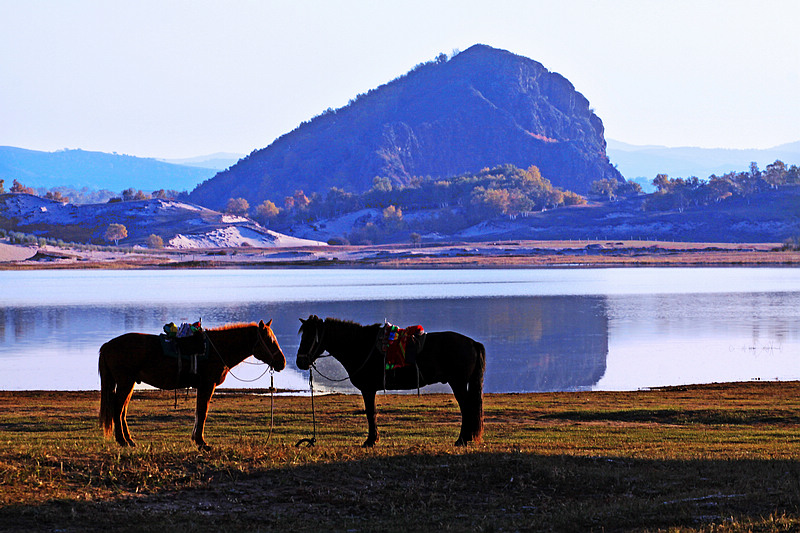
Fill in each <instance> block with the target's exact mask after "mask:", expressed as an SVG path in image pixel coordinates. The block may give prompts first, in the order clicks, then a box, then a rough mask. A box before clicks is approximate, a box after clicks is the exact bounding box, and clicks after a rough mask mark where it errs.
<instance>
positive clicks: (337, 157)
mask: <svg viewBox="0 0 800 533" xmlns="http://www.w3.org/2000/svg"><path fill="white" fill-rule="evenodd" d="M441 58H442V59H440V58H437V59H436V60H434V61H430V62H428V63H423V64H421V65H418V66H417V67H416V68H415V69H413V70H412V71H410V72H409V73H407V74H406V75H404V76H401V77H398V78H397V79H395V80H393V81H391V82H389V83H387V84H385V85H382V86H380V87H378V88H376V89H373V90H372V91H370V92H369V93H367V94H366V95H360V96H358V97H356V98H355V99H354V100H351V103H350V104H349V105H347V106H345V107H343V108H341V109H337V110H329V111H326V112H325V113H323V114H322V115H319V116H318V117H315V118H314V119H312V120H310V121H309V122H306V123H304V124H302V125H301V126H299V127H298V128H296V129H295V130H294V131H292V132H290V133H287V134H286V135H283V136H282V137H280V138H279V139H277V140H276V141H275V142H273V143H272V144H271V145H269V146H267V147H266V148H264V149H261V150H258V151H255V152H253V153H252V154H250V155H249V156H248V157H246V158H244V159H243V160H241V161H239V162H238V163H237V164H236V165H234V166H233V167H231V168H230V169H228V170H226V171H223V172H220V173H219V174H217V175H216V176H215V177H214V178H212V179H210V180H208V181H207V182H205V183H203V184H201V185H200V186H199V187H198V188H197V189H195V191H194V192H193V193H192V194H191V198H192V200H193V201H196V202H198V203H201V204H203V205H207V206H209V207H215V208H219V207H221V206H222V205H224V203H225V202H226V201H227V200H228V198H231V197H242V198H245V199H247V200H248V202H250V204H251V205H257V204H258V203H260V202H262V201H263V200H267V199H270V200H272V201H274V202H276V203H278V202H282V200H283V198H284V197H286V196H289V195H291V194H293V193H294V191H295V190H298V189H302V190H303V191H305V192H306V193H310V192H316V193H320V194H325V193H326V192H327V191H328V190H329V189H330V188H331V187H339V188H343V189H345V190H350V191H353V192H363V191H365V190H368V189H369V188H370V187H371V186H372V180H373V178H374V177H376V176H381V177H388V178H390V179H391V180H392V181H393V182H394V183H396V184H407V183H409V182H410V180H411V179H412V178H413V177H417V176H430V177H450V176H455V175H459V174H464V173H468V172H477V171H479V170H480V169H482V168H486V167H495V166H498V165H503V164H512V165H515V166H517V167H520V168H527V167H529V166H531V165H535V166H537V167H539V168H540V170H541V171H542V174H543V176H545V177H546V178H547V179H549V180H550V181H551V182H552V183H553V184H554V185H556V186H560V187H564V188H567V189H571V190H575V191H577V192H586V191H588V189H589V187H590V185H591V182H592V181H594V180H598V179H602V178H612V179H621V176H620V175H619V173H618V172H617V171H616V170H615V169H614V168H613V167H612V166H611V164H610V163H609V162H608V158H607V157H606V154H605V149H606V144H605V139H604V137H603V131H604V129H603V123H602V121H601V120H600V119H599V118H598V117H597V116H596V115H595V114H594V113H593V112H592V111H591V109H590V108H589V102H588V100H587V99H586V98H585V97H584V96H583V95H582V94H580V93H578V92H577V91H576V90H575V88H574V87H573V85H572V84H571V83H570V82H569V80H567V79H566V78H564V77H563V76H561V75H559V74H556V73H552V72H550V71H548V70H547V69H546V68H545V67H544V66H543V65H542V64H540V63H538V62H536V61H534V60H532V59H528V58H525V57H522V56H518V55H515V54H513V53H511V52H508V51H506V50H500V49H497V48H492V47H490V46H487V45H484V44H477V45H474V46H471V47H470V48H468V49H467V50H465V51H463V52H461V53H459V54H457V55H455V56H454V57H453V58H451V59H450V60H449V61H448V60H446V59H443V58H444V56H441Z"/></svg>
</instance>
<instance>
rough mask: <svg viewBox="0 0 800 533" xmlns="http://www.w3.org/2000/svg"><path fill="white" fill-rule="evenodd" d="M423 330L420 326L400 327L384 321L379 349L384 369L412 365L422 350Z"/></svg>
mask: <svg viewBox="0 0 800 533" xmlns="http://www.w3.org/2000/svg"><path fill="white" fill-rule="evenodd" d="M424 342H425V330H424V329H422V326H409V327H407V328H405V329H401V328H399V327H397V326H395V325H392V324H390V323H388V322H386V323H385V324H384V326H383V339H382V341H381V342H380V349H381V351H382V352H383V354H384V359H385V361H386V370H394V369H396V368H402V367H404V366H408V365H413V364H414V363H415V362H416V359H417V354H418V353H419V352H420V351H422V345H423V343H424Z"/></svg>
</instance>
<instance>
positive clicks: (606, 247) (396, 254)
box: [0, 240, 800, 270]
mask: <svg viewBox="0 0 800 533" xmlns="http://www.w3.org/2000/svg"><path fill="white" fill-rule="evenodd" d="M797 265H800V251H785V250H781V245H780V244H778V243H695V242H665V241H613V240H596V241H587V240H580V241H579V240H574V241H573V240H563V241H525V240H517V241H493V242H446V243H445V242H441V243H423V244H410V243H402V244H384V245H363V246H353V245H347V246H308V247H275V248H252V247H238V248H203V249H180V250H179V249H166V248H165V249H160V250H151V249H146V248H130V249H126V248H124V247H119V248H116V249H113V250H111V251H90V250H80V249H78V248H58V247H54V246H44V247H41V248H38V247H26V246H14V245H10V244H4V243H2V242H0V270H34V269H65V268H66V269H90V268H100V269H135V268H277V267H284V268H285V267H304V268H315V267H349V268H537V267H619V266H658V267H667V266H671V267H697V266H797Z"/></svg>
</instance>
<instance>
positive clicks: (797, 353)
mask: <svg viewBox="0 0 800 533" xmlns="http://www.w3.org/2000/svg"><path fill="white" fill-rule="evenodd" d="M310 314H317V315H320V316H322V317H325V316H335V317H338V318H345V319H349V320H355V321H356V322H360V323H363V324H372V323H375V322H382V321H383V320H384V319H387V320H389V321H390V322H392V323H394V324H397V325H400V326H406V325H412V324H422V325H423V326H424V327H425V329H427V330H429V331H437V330H446V329H450V330H455V331H460V332H462V333H465V334H467V335H469V336H471V337H473V338H475V339H476V340H479V341H480V342H482V343H484V345H485V346H486V351H487V372H486V378H485V390H486V391H487V392H525V391H551V390H632V389H638V388H643V387H653V386H660V385H679V384H688V383H707V382H714V381H743V380H752V379H760V380H775V379H778V380H796V379H800V269H788V268H786V269H780V268H777V269H776V268H703V269H692V268H671V269H657V268H633V269H630V268H629V269H529V270H523V269H519V270H517V269H515V270H499V269H498V270H441V269H440V270H344V269H330V270H312V269H285V270H200V271H197V270H192V271H141V270H137V271H25V272H17V271H0V362H2V364H3V368H4V372H2V373H0V390H31V389H56V390H87V389H89V390H91V389H98V388H99V380H98V378H97V370H96V368H97V350H98V348H99V347H100V345H101V344H102V343H103V342H105V341H107V340H109V339H111V338H113V337H115V336H117V335H120V334H122V333H124V332H128V331H139V332H144V333H159V332H160V331H161V328H162V326H163V324H165V323H167V322H182V321H195V320H197V319H198V318H201V317H202V319H203V324H204V325H205V326H206V327H213V326H218V325H221V324H225V323H228V322H241V321H248V322H249V321H257V320H260V319H264V320H268V319H270V318H273V319H274V323H273V328H274V330H275V333H276V335H277V337H278V340H279V342H280V343H281V347H282V348H283V350H284V353H286V355H287V361H288V363H289V366H288V367H287V369H286V370H284V371H283V372H281V373H278V374H275V385H276V386H277V387H281V388H294V389H302V388H307V387H308V384H307V380H308V373H307V372H299V371H298V370H297V369H296V367H295V366H294V356H295V354H296V351H297V344H298V342H299V337H298V335H297V329H298V327H299V325H300V323H299V321H298V318H300V317H303V318H305V317H307V316H308V315H310ZM250 361H254V360H252V359H251V360H250ZM263 370H264V367H263V366H259V365H254V364H243V365H240V366H238V367H236V368H235V369H234V370H233V374H234V376H235V377H233V376H231V377H229V378H228V379H227V380H226V382H225V384H224V386H225V387H266V386H268V385H269V377H268V376H267V377H263V378H261V379H260V380H259V381H256V382H255V383H249V382H245V381H238V380H237V379H236V378H240V379H242V380H249V379H253V378H255V377H258V376H259V375H261V373H262V372H263ZM323 371H325V373H326V374H329V375H330V376H331V377H333V378H338V377H343V376H344V374H343V371H342V370H341V367H339V366H338V365H337V364H336V363H335V362H333V361H329V360H328V361H326V362H325V364H324V366H323ZM328 385H329V386H330V387H335V386H334V385H333V384H328ZM427 390H432V389H427Z"/></svg>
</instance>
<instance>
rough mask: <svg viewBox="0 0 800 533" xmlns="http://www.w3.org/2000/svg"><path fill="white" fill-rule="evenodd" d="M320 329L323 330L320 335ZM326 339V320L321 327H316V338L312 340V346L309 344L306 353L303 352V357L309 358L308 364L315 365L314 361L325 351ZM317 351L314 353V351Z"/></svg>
mask: <svg viewBox="0 0 800 533" xmlns="http://www.w3.org/2000/svg"><path fill="white" fill-rule="evenodd" d="M320 329H321V330H322V334H321V335H320ZM323 339H325V322H322V327H321V328H315V329H314V340H313V341H312V342H311V346H309V348H308V351H307V352H306V353H304V354H301V355H302V356H303V357H305V358H308V366H309V368H311V367H312V366H314V361H316V360H317V359H319V358H320V356H321V355H322V352H324V351H325V350H324V348H323V347H322V341H323ZM315 351H316V352H317V353H314V352H315Z"/></svg>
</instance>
